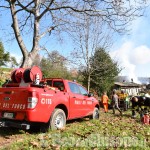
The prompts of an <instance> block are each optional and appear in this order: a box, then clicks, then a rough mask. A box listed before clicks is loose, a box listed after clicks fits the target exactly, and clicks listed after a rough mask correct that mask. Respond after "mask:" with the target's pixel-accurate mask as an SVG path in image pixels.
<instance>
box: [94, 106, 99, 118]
mask: <svg viewBox="0 0 150 150" xmlns="http://www.w3.org/2000/svg"><path fill="white" fill-rule="evenodd" d="M92 119H99V109H98V108H97V107H95V108H94V111H93V115H92Z"/></svg>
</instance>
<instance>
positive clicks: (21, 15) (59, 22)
mask: <svg viewBox="0 0 150 150" xmlns="http://www.w3.org/2000/svg"><path fill="white" fill-rule="evenodd" d="M143 1H145V0H133V1H132V0H129V1H126V0H63V1H60V0H30V1H29V0H2V1H1V2H0V8H1V10H3V9H7V10H10V12H11V13H10V15H11V18H12V24H11V27H12V29H13V31H14V34H15V38H16V40H17V43H18V45H19V47H20V50H21V52H22V55H23V62H22V64H21V67H27V66H31V64H32V62H33V60H34V59H35V58H36V55H37V53H38V52H39V50H40V49H41V48H40V44H41V43H40V40H41V39H42V38H43V37H44V36H46V35H51V33H55V34H56V32H55V31H57V32H58V33H59V32H62V31H66V29H67V28H68V26H70V25H73V24H74V23H75V22H76V18H77V15H76V14H80V15H78V16H82V15H87V16H91V17H92V16H96V17H97V18H100V19H101V20H102V21H103V22H105V23H106V24H107V25H109V27H111V28H113V29H115V30H117V31H122V29H124V27H125V26H126V25H127V24H128V22H129V21H131V20H132V19H133V18H134V16H136V15H139V10H141V9H142V7H141V6H144V5H143V3H142V2H143ZM140 2H141V3H142V5H140ZM2 13H3V11H2ZM78 19H79V18H78ZM52 31H53V32H52ZM58 33H57V34H58ZM31 36H32V38H31V40H32V47H31V49H29V48H27V47H28V46H27V44H25V40H24V39H25V38H27V37H28V38H29V37H31Z"/></svg>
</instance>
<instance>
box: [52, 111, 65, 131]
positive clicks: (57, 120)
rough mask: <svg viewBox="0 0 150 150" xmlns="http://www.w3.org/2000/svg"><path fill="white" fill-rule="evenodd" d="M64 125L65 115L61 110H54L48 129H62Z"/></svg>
mask: <svg viewBox="0 0 150 150" xmlns="http://www.w3.org/2000/svg"><path fill="white" fill-rule="evenodd" d="M65 125H66V115H65V113H64V111H63V110H62V109H59V108H56V109H55V110H54V111H53V113H52V115H51V118H50V128H51V129H52V130H56V129H61V128H64V127H65Z"/></svg>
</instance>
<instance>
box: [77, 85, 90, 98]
mask: <svg viewBox="0 0 150 150" xmlns="http://www.w3.org/2000/svg"><path fill="white" fill-rule="evenodd" d="M78 86H79V89H80V92H81V94H82V95H85V96H87V95H88V92H87V90H86V89H85V88H83V87H82V86H80V85H78Z"/></svg>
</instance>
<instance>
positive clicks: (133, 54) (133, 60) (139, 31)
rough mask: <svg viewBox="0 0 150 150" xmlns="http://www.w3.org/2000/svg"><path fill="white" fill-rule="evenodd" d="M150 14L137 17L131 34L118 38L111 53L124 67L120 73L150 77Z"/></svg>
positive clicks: (134, 76) (131, 76)
mask: <svg viewBox="0 0 150 150" xmlns="http://www.w3.org/2000/svg"><path fill="white" fill-rule="evenodd" d="M149 26H150V14H149V13H148V11H147V16H144V17H141V18H138V19H136V20H135V21H134V22H133V23H132V24H131V29H132V31H131V32H130V35H124V36H121V37H119V38H118V39H116V41H115V43H114V45H113V47H112V50H111V51H110V55H111V56H112V58H113V59H115V60H116V61H118V63H119V65H120V66H121V67H122V68H123V70H122V72H121V73H120V75H122V76H129V77H130V78H134V79H135V80H137V79H136V78H137V77H150V68H149V66H150V30H149Z"/></svg>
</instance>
